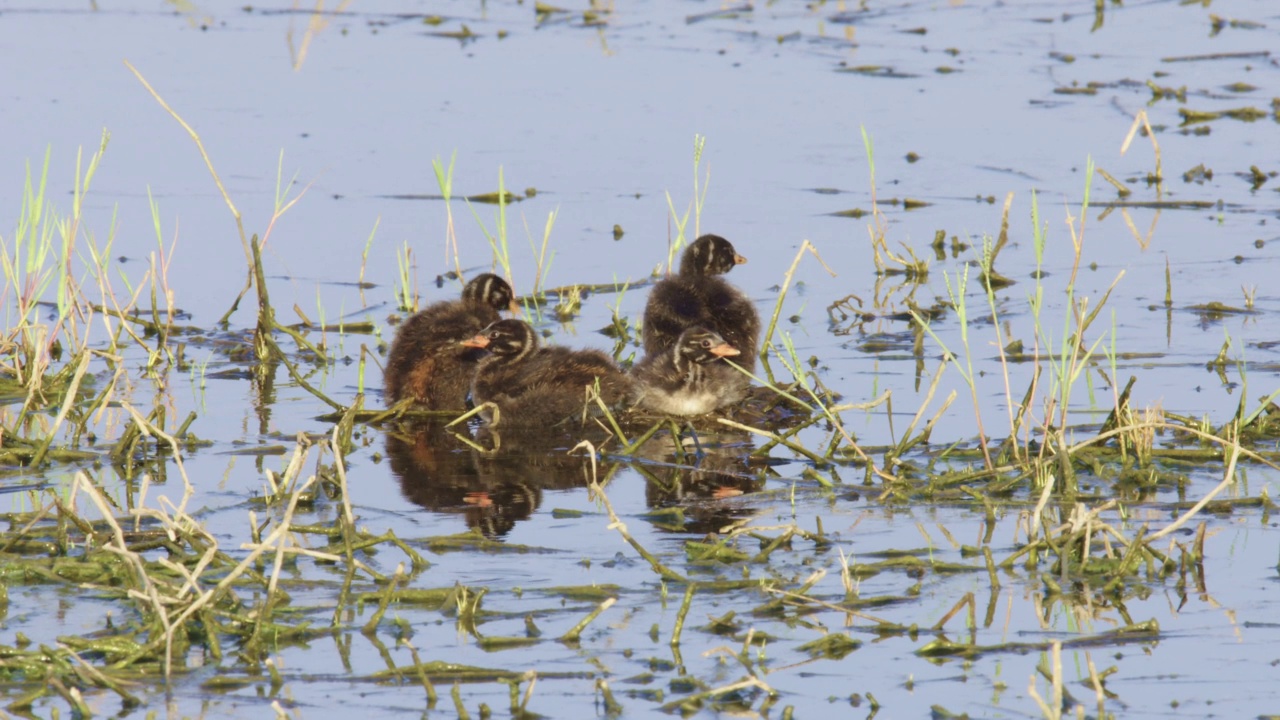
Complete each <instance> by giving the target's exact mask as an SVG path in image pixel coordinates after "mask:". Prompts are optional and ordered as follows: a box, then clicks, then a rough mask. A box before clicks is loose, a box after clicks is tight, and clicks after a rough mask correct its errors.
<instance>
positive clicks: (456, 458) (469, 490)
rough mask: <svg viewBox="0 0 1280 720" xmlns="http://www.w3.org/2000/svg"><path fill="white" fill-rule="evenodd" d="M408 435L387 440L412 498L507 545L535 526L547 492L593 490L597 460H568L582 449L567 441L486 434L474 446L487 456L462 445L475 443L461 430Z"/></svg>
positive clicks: (439, 428) (407, 430) (421, 428)
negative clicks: (526, 523) (514, 532)
mask: <svg viewBox="0 0 1280 720" xmlns="http://www.w3.org/2000/svg"><path fill="white" fill-rule="evenodd" d="M402 430H403V432H396V431H389V432H388V433H387V456H388V457H389V458H390V462H391V471H392V472H393V473H394V474H395V475H396V477H397V478H399V480H400V491H401V492H402V493H403V494H404V496H405V498H406V499H408V500H409V501H411V502H413V503H415V504H417V505H421V506H422V507H424V508H426V509H428V510H431V511H434V512H439V513H453V514H458V513H460V514H462V515H463V516H464V518H465V520H466V523H467V527H470V528H477V529H479V530H480V532H481V533H483V534H484V535H485V536H487V537H502V536H504V535H506V534H507V533H509V532H510V531H511V529H512V528H514V527H515V525H516V523H517V522H520V521H521V520H528V519H529V518H530V517H531V516H532V515H533V512H534V511H535V510H537V509H538V507H539V506H540V505H541V504H542V492H543V490H562V489H570V488H575V487H585V486H586V485H587V484H588V483H589V482H590V477H591V476H590V472H591V463H590V460H589V459H588V458H586V457H585V456H583V455H582V454H581V453H574V454H572V455H571V454H568V453H567V452H566V451H567V450H568V448H571V447H573V446H574V445H575V444H576V441H573V442H570V441H569V440H567V439H566V438H565V437H563V436H560V435H554V436H548V435H531V434H529V433H515V432H511V431H508V432H506V433H503V434H502V435H501V436H499V435H498V434H497V432H496V431H490V430H487V429H482V430H480V431H479V433H478V435H477V437H476V438H475V440H474V441H473V442H475V444H476V445H478V446H480V447H483V448H491V449H490V450H485V451H480V450H476V449H474V448H472V447H471V446H469V445H468V444H467V443H466V442H464V441H463V440H462V439H459V436H461V437H465V438H466V439H467V440H471V437H470V433H469V432H468V430H467V428H466V427H465V426H462V425H455V426H454V427H452V428H449V429H448V430H446V429H445V428H444V427H443V425H442V424H437V423H424V424H415V425H412V426H406V427H404V428H402ZM454 433H457V435H455V434H454ZM599 472H601V473H603V472H605V468H604V467H600V468H599Z"/></svg>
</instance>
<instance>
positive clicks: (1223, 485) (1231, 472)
mask: <svg viewBox="0 0 1280 720" xmlns="http://www.w3.org/2000/svg"><path fill="white" fill-rule="evenodd" d="M1240 449H1241V448H1240V445H1239V444H1238V443H1237V444H1235V445H1232V446H1231V459H1230V460H1229V461H1227V472H1226V475H1225V477H1223V478H1222V482H1220V483H1218V486H1217V487H1215V488H1214V489H1213V490H1210V491H1209V494H1208V495H1205V496H1204V497H1202V498H1200V502H1198V503H1196V504H1195V505H1193V506H1191V509H1190V510H1188V511H1186V512H1185V513H1183V514H1182V516H1181V517H1179V518H1178V519H1177V520H1174V521H1173V522H1172V523H1170V524H1169V525H1168V526H1167V527H1165V528H1164V529H1162V530H1159V531H1157V532H1155V533H1152V534H1151V535H1148V536H1147V540H1148V541H1155V540H1159V539H1160V538H1162V537H1164V536H1165V535H1168V534H1169V533H1171V532H1173V531H1174V530H1177V529H1178V528H1180V527H1182V526H1183V525H1185V524H1187V522H1188V521H1190V520H1191V518H1193V517H1195V516H1196V514H1197V513H1199V512H1200V511H1201V510H1203V509H1204V506H1205V505H1208V504H1209V501H1210V500H1213V499H1214V498H1215V497H1217V495H1218V493H1220V492H1222V491H1223V490H1226V489H1227V486H1228V485H1230V484H1231V483H1232V482H1234V481H1235V476H1236V460H1238V459H1239V458H1240Z"/></svg>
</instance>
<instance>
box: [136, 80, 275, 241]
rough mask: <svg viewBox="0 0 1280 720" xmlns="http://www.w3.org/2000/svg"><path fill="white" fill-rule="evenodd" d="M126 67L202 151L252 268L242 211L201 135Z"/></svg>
mask: <svg viewBox="0 0 1280 720" xmlns="http://www.w3.org/2000/svg"><path fill="white" fill-rule="evenodd" d="M124 65H125V67H127V68H129V72H132V73H133V75H134V77H136V78H138V82H141V83H142V86H143V87H145V88H146V89H147V92H149V93H151V97H153V98H155V101H156V102H158V103H160V107H162V108H164V109H165V112H167V113H169V114H170V115H171V116H173V119H174V120H177V121H178V124H179V125H181V126H182V128H183V129H184V130H186V131H187V134H188V135H190V136H191V139H192V140H194V141H195V143H196V148H197V149H199V150H200V157H202V158H204V164H205V166H206V167H208V168H209V174H210V175H212V176H213V182H214V184H215V185H217V186H218V192H220V193H222V200H223V201H224V202H226V203H227V207H228V208H230V209H231V215H232V216H233V217H235V219H236V229H237V230H238V231H239V232H240V244H241V245H242V246H243V247H244V259H245V262H247V263H248V264H249V265H250V266H252V265H253V255H252V253H250V252H249V239H248V238H247V237H246V236H245V234H244V222H243V221H242V220H241V219H240V211H239V210H238V209H236V204H235V203H233V202H231V195H229V194H228V193H227V189H226V188H225V187H223V185H222V179H221V178H219V177H218V171H217V170H214V169H213V160H211V159H210V158H209V153H208V152H207V151H206V150H205V149H204V142H203V141H201V140H200V134H199V133H197V132H196V131H195V129H194V128H192V127H191V126H190V125H188V124H187V121H186V120H183V119H182V116H181V115H179V114H178V112H177V111H176V110H174V109H173V108H171V107H169V103H167V102H165V101H164V98H162V97H160V93H158V92H156V90H155V88H153V87H151V83H149V82H147V79H146V78H145V77H143V76H142V73H140V72H138V69H137V68H135V67H134V66H133V63H131V62H129V61H128V60H125V61H124Z"/></svg>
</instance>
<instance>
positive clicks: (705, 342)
mask: <svg viewBox="0 0 1280 720" xmlns="http://www.w3.org/2000/svg"><path fill="white" fill-rule="evenodd" d="M702 347H704V348H709V347H711V340H709V339H704V340H703V341H702Z"/></svg>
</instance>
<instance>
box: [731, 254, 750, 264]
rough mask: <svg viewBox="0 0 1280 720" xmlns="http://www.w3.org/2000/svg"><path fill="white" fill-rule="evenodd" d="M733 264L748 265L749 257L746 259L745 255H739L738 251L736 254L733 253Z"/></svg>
mask: <svg viewBox="0 0 1280 720" xmlns="http://www.w3.org/2000/svg"><path fill="white" fill-rule="evenodd" d="M733 264H734V265H746V264H747V259H746V258H745V257H743V256H741V255H739V254H738V253H734V254H733Z"/></svg>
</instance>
